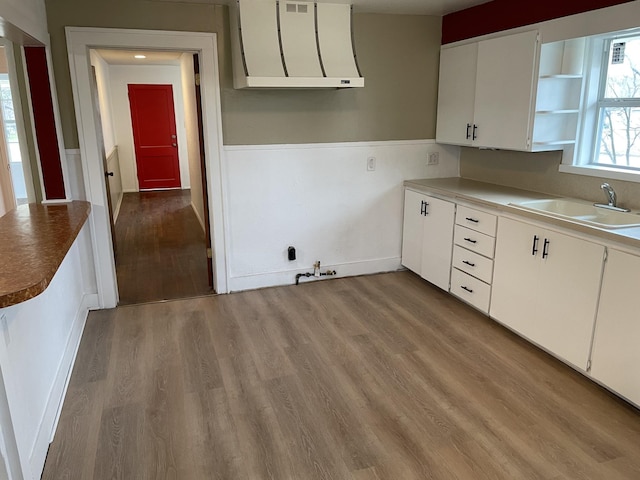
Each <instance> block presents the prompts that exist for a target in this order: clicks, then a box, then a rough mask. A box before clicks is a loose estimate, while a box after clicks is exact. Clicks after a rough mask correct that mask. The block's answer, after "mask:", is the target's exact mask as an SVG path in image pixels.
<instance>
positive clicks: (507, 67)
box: [473, 31, 539, 150]
mask: <svg viewBox="0 0 640 480" xmlns="http://www.w3.org/2000/svg"><path fill="white" fill-rule="evenodd" d="M537 38H538V33H537V31H532V32H524V33H519V34H516V35H508V36H505V37H500V38H493V39H490V40H485V41H482V42H480V43H479V45H478V68H477V74H476V90H475V108H474V121H475V124H476V125H477V128H478V129H477V137H476V140H475V141H474V142H473V145H474V146H477V147H490V148H504V149H509V150H527V149H529V148H530V142H531V135H532V130H533V128H532V125H533V117H534V109H535V102H534V100H535V94H536V85H537V68H536V66H537V62H538V59H539V46H538V40H537Z"/></svg>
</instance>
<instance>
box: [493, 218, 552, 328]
mask: <svg viewBox="0 0 640 480" xmlns="http://www.w3.org/2000/svg"><path fill="white" fill-rule="evenodd" d="M539 230H540V229H539V228H537V227H534V226H532V225H529V224H526V223H522V222H518V221H515V220H511V219H508V218H500V219H499V220H498V234H497V238H496V253H495V260H494V266H493V286H492V293H491V308H490V315H491V317H493V318H495V319H496V320H498V321H499V322H500V323H503V324H505V325H507V326H508V327H510V328H513V329H514V330H515V331H517V332H523V331H525V330H527V328H528V325H530V324H531V323H533V322H535V321H536V317H535V306H536V302H537V299H538V289H539V282H538V276H539V272H538V269H539V267H540V262H539V261H538V260H537V257H538V255H539V252H540V251H541V247H542V239H541V238H540V231H539Z"/></svg>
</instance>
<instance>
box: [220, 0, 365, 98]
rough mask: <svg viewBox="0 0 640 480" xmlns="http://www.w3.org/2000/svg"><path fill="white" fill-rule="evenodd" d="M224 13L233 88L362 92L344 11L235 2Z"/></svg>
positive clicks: (272, 1) (263, 0) (271, 0)
mask: <svg viewBox="0 0 640 480" xmlns="http://www.w3.org/2000/svg"><path fill="white" fill-rule="evenodd" d="M230 10H231V29H232V54H233V64H234V65H233V79H234V87H235V88H349V87H364V78H363V77H362V76H361V75H360V70H359V69H358V64H357V61H356V56H355V50H354V47H353V36H352V31H351V6H350V5H344V4H332V3H315V2H295V1H284V0H283V1H276V0H238V2H237V5H236V7H235V8H234V7H231V8H230Z"/></svg>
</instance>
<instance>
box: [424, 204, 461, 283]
mask: <svg viewBox="0 0 640 480" xmlns="http://www.w3.org/2000/svg"><path fill="white" fill-rule="evenodd" d="M426 201H427V203H428V205H427V209H426V215H425V217H424V230H423V233H422V268H421V274H420V275H421V276H422V278H424V279H425V280H428V281H430V282H431V283H433V284H434V285H436V286H438V287H440V288H442V289H443V290H449V280H450V275H451V255H452V251H453V222H454V219H455V214H456V207H455V204H454V203H452V202H447V201H446V200H440V199H439V198H434V197H427V198H426Z"/></svg>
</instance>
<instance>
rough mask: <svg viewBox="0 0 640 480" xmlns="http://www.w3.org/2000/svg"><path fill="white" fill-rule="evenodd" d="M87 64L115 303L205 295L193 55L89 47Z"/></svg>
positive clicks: (204, 210)
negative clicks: (107, 209) (91, 72)
mask: <svg viewBox="0 0 640 480" xmlns="http://www.w3.org/2000/svg"><path fill="white" fill-rule="evenodd" d="M91 63H92V65H93V67H94V69H95V72H96V87H95V88H96V90H97V93H98V94H97V98H98V100H99V109H98V110H99V111H100V112H101V116H100V117H101V118H99V119H97V120H96V123H97V124H102V125H101V128H100V129H99V130H102V132H101V134H102V140H103V143H104V145H105V146H104V151H105V178H106V179H107V181H106V185H107V186H108V187H109V188H108V192H109V195H108V196H109V199H110V200H111V204H112V205H113V208H112V213H111V217H112V218H111V220H112V231H113V233H114V238H113V245H114V254H115V253H116V249H115V246H116V245H117V255H115V270H116V276H117V285H118V292H119V304H121V305H122V304H135V303H145V302H153V301H160V300H170V299H176V298H185V297H192V296H198V295H205V294H208V293H212V292H213V290H212V283H213V282H212V276H210V275H209V274H208V272H209V270H210V269H209V268H208V265H209V264H210V260H209V259H208V258H207V253H208V251H210V249H211V244H210V241H209V242H208V241H207V239H208V238H210V237H209V236H208V235H207V234H206V233H207V228H206V222H205V221H204V219H205V218H208V215H209V213H208V202H206V201H205V198H204V195H203V191H206V190H207V188H206V178H207V175H206V169H205V165H204V164H202V163H201V158H200V148H199V147H200V138H202V137H203V136H204V135H203V131H202V130H201V129H199V128H198V125H199V121H198V117H197V115H198V112H199V111H200V108H198V106H197V105H196V98H197V96H196V91H195V90H196V85H195V73H194V72H195V70H194V69H195V66H194V62H193V53H192V52H171V53H170V54H169V53H167V52H154V51H138V50H135V51H127V50H110V49H96V50H93V51H92V52H91ZM112 119H114V120H112ZM115 119H117V121H115ZM99 140H100V139H99ZM203 180H204V188H203V187H202V186H203ZM194 187H195V188H194Z"/></svg>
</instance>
